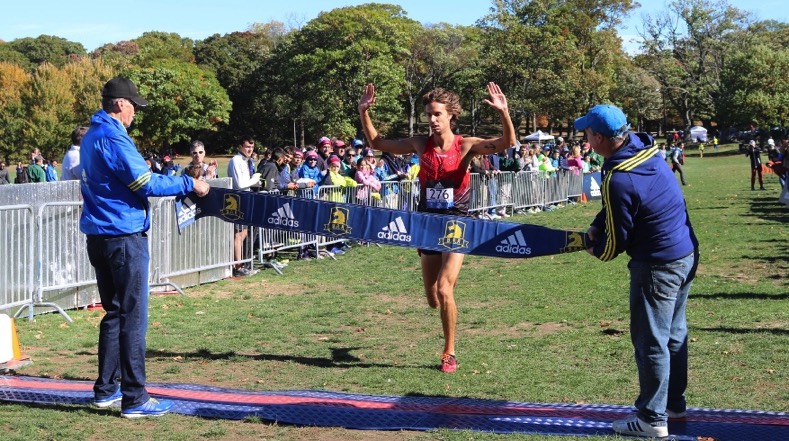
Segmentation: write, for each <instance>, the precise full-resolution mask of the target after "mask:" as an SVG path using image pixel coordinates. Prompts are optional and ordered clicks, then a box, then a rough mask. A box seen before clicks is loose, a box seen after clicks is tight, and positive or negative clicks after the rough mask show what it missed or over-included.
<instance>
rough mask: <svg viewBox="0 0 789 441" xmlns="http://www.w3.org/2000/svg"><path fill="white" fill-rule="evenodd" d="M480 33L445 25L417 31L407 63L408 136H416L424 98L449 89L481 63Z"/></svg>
mask: <svg viewBox="0 0 789 441" xmlns="http://www.w3.org/2000/svg"><path fill="white" fill-rule="evenodd" d="M477 33H478V32H477V29H476V28H471V27H464V26H452V25H449V24H446V23H441V24H438V25H433V26H427V27H425V28H417V29H415V33H414V34H413V35H412V37H411V41H410V45H409V56H408V58H407V59H406V60H405V97H406V100H407V102H408V111H409V115H408V136H413V135H414V132H415V130H414V128H415V125H416V122H417V118H418V115H419V111H420V107H421V101H420V99H421V97H422V95H423V94H425V93H426V92H428V91H429V90H431V89H433V88H435V87H444V88H449V82H450V81H451V80H452V77H454V76H455V75H457V74H458V73H459V72H461V71H462V70H463V69H464V68H465V67H466V66H467V65H473V64H477V63H479V44H478V38H476V35H475V34H477Z"/></svg>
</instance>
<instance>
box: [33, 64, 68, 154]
mask: <svg viewBox="0 0 789 441" xmlns="http://www.w3.org/2000/svg"><path fill="white" fill-rule="evenodd" d="M28 84H29V87H28V88H26V89H25V90H24V91H23V92H22V104H23V105H24V106H25V113H26V120H25V124H24V128H23V130H22V136H23V142H24V144H25V146H26V147H27V148H34V147H38V148H40V149H41V152H42V154H43V155H44V157H45V158H52V157H55V156H60V155H61V154H62V153H63V152H64V150H65V147H66V146H67V145H68V143H69V135H70V133H71V131H72V130H74V126H75V125H76V121H77V119H76V116H75V115H74V102H75V98H74V94H73V93H72V90H71V79H70V78H69V77H68V75H66V73H65V71H64V70H63V69H58V68H57V67H56V66H54V65H51V64H48V63H44V64H42V65H40V66H39V67H38V68H37V69H36V71H35V72H34V73H33V76H32V78H31V81H30V82H29V83H28Z"/></svg>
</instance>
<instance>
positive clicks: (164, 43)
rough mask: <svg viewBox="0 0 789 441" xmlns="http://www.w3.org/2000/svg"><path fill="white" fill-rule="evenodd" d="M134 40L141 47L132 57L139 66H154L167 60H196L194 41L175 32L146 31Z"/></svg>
mask: <svg viewBox="0 0 789 441" xmlns="http://www.w3.org/2000/svg"><path fill="white" fill-rule="evenodd" d="M132 42H134V43H135V44H137V46H138V47H139V52H137V53H136V54H134V56H133V58H132V60H133V64H134V65H136V66H138V67H154V66H156V65H157V64H159V63H161V62H166V61H180V62H184V63H194V61H195V57H194V53H193V49H194V42H193V41H192V40H191V39H189V38H182V37H181V36H180V35H178V34H176V33H174V32H170V33H168V32H158V31H154V32H145V33H143V34H142V35H141V36H140V37H137V38H135V39H134V40H132Z"/></svg>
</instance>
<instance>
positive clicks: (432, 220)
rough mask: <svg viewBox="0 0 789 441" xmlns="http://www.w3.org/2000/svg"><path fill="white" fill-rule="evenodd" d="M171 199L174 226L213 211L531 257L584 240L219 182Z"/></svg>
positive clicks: (239, 220)
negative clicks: (219, 185) (205, 191)
mask: <svg viewBox="0 0 789 441" xmlns="http://www.w3.org/2000/svg"><path fill="white" fill-rule="evenodd" d="M175 205H176V207H175V209H176V212H177V216H178V228H179V230H182V229H183V228H186V227H187V226H188V225H190V224H191V223H192V222H194V221H195V219H199V218H201V217H205V216H213V217H218V218H220V219H223V220H225V221H227V222H233V223H236V224H243V225H252V226H256V227H262V228H275V229H279V230H287V231H294V232H299V233H310V234H318V235H322V236H336V237H341V238H345V239H354V240H361V241H366V242H374V243H380V244H385V245H397V246H404V247H415V248H421V249H425V250H433V251H441V252H454V253H463V254H474V255H479V256H491V257H507V258H524V257H537V256H546V255H551V254H559V253H567V252H572V251H580V250H584V249H586V248H587V247H588V246H590V245H589V241H588V238H587V237H586V235H585V234H584V233H581V232H575V231H565V230H554V229H551V228H546V227H541V226H536V225H527V224H516V223H509V222H491V221H486V220H482V219H474V218H470V217H462V216H449V215H438V214H430V213H419V212H412V211H401V210H389V209H385V208H377V207H368V206H363V205H354V204H342V203H336V202H329V201H321V200H315V199H302V198H295V197H288V196H281V195H272V194H265V193H252V192H248V191H238V190H229V189H224V188H211V191H210V192H209V193H208V195H206V196H204V197H202V198H200V197H197V196H196V195H194V194H190V195H187V196H185V197H183V198H179V199H177V200H176V204H175Z"/></svg>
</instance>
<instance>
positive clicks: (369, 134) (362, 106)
mask: <svg viewBox="0 0 789 441" xmlns="http://www.w3.org/2000/svg"><path fill="white" fill-rule="evenodd" d="M487 91H488V99H486V100H485V103H486V104H487V105H489V106H490V107H491V108H493V110H495V111H496V112H497V113H498V114H499V117H500V118H501V125H502V136H501V137H500V138H495V139H482V138H477V137H468V138H464V137H462V136H460V135H455V134H454V132H453V130H454V129H455V128H456V126H457V120H458V118H459V116H460V114H461V113H462V112H463V109H462V108H461V107H460V98H459V97H458V95H457V94H456V93H454V92H450V91H447V90H444V89H441V88H437V89H433V90H432V91H430V92H428V93H426V94H425V95H423V96H422V104H423V105H424V109H425V114H426V115H427V119H428V122H429V125H430V133H431V135H430V136H415V137H411V138H405V139H400V140H388V139H384V138H383V137H381V136H380V135H379V133H378V130H376V128H375V126H374V125H373V122H372V119H370V114H369V110H370V108H371V107H373V105H374V104H375V86H374V85H373V84H367V86H366V87H365V89H364V93H363V94H362V97H361V98H360V100H359V117H360V119H361V123H362V129H363V130H364V134H365V137H366V138H367V142H368V143H369V145H370V146H371V147H372V148H374V149H376V150H381V151H383V152H389V153H393V154H395V155H407V154H410V153H415V154H416V155H417V156H418V158H419V164H420V169H419V184H420V189H419V192H420V198H419V205H418V207H417V211H421V212H428V213H445V214H454V215H460V216H468V209H469V199H470V196H471V189H470V185H469V181H470V175H469V170H468V169H469V163H470V162H471V159H472V158H473V157H474V156H476V155H489V154H494V153H498V152H500V151H502V150H505V149H507V148H509V147H511V146H513V145H515V144H516V143H517V136H516V133H515V128H514V126H513V124H512V120H511V119H510V114H509V108H508V106H507V98H506V97H505V96H504V93H502V91H501V88H499V86H498V85H497V84H495V83H488V86H487ZM419 255H420V259H421V263H422V279H423V283H424V287H425V294H426V296H427V302H428V304H429V305H430V307H431V308H440V309H441V326H442V328H443V331H444V350H443V353H442V355H441V371H442V372H447V373H451V372H455V371H456V370H457V359H456V358H455V328H456V326H457V305H456V304H455V284H457V280H458V276H459V274H460V268H461V267H462V266H463V258H464V255H463V254H460V253H453V252H450V251H447V252H439V251H430V250H419Z"/></svg>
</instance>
